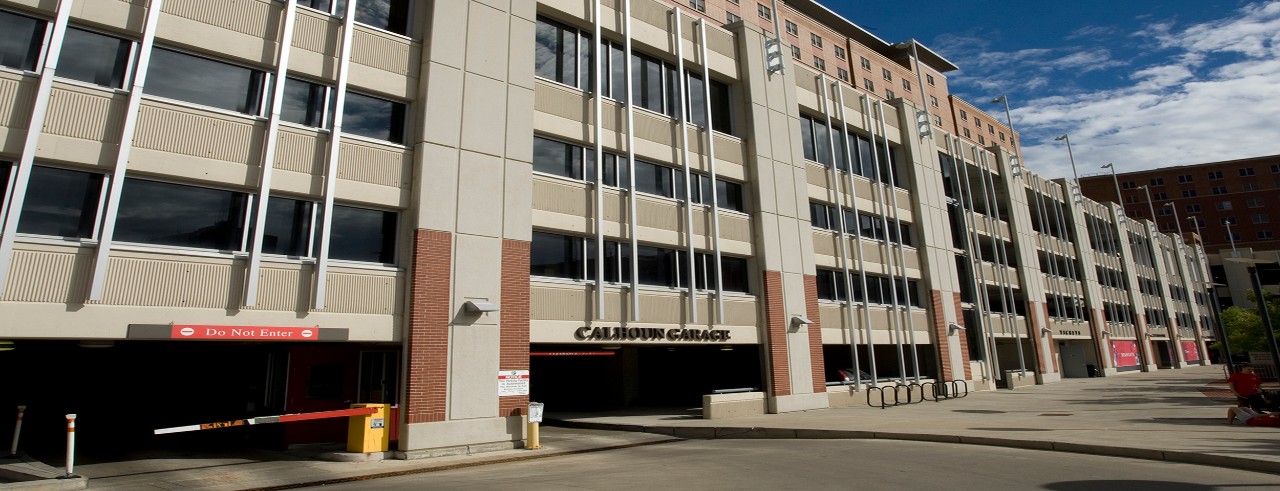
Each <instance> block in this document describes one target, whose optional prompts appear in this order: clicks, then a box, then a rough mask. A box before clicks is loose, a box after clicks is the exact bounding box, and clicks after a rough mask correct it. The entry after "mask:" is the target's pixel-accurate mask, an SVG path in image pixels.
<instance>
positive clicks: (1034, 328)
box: [1023, 300, 1049, 373]
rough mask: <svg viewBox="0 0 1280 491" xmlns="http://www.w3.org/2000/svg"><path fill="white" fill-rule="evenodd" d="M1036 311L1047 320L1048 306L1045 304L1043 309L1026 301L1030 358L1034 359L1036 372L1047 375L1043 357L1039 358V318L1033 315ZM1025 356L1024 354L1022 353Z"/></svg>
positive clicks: (1034, 303)
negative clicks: (1028, 320)
mask: <svg viewBox="0 0 1280 491" xmlns="http://www.w3.org/2000/svg"><path fill="white" fill-rule="evenodd" d="M1036 311H1043V312H1044V318H1045V319H1048V318H1049V306H1048V305H1047V304H1046V305H1045V306H1044V309H1040V308H1038V307H1036V302H1034V301H1031V300H1027V319H1030V320H1031V332H1030V333H1028V334H1027V337H1028V339H1029V340H1030V341H1031V356H1034V357H1035V358H1036V370H1037V371H1038V372H1039V373H1048V367H1047V366H1045V364H1044V357H1043V356H1040V316H1037V315H1035V314H1036ZM1023 355H1024V356H1025V355H1026V353H1023Z"/></svg>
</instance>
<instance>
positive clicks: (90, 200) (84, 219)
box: [0, 166, 102, 238]
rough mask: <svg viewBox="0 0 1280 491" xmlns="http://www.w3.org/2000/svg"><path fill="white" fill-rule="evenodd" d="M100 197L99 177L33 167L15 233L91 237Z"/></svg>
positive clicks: (83, 173)
mask: <svg viewBox="0 0 1280 491" xmlns="http://www.w3.org/2000/svg"><path fill="white" fill-rule="evenodd" d="M0 184H7V183H2V182H0ZM101 193H102V175H101V174H91V173H88V172H79V171H73V170H66V169H55V168H52V167H40V166H36V167H33V168H32V169H31V180H30V181H29V182H28V184H27V195H26V199H25V200H24V202H23V204H22V218H21V219H19V220H18V231H19V232H22V233H25V234H39V235H56V236H58V237H77V238H89V237H92V236H93V225H94V219H96V218H97V212H98V197H99V195H101Z"/></svg>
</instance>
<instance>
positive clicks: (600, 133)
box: [591, 0, 636, 320]
mask: <svg viewBox="0 0 1280 491" xmlns="http://www.w3.org/2000/svg"><path fill="white" fill-rule="evenodd" d="M591 3H592V4H593V5H594V8H593V9H592V10H593V12H594V13H595V15H594V18H593V19H592V21H593V24H594V29H595V31H594V34H595V35H594V36H593V37H592V38H591V43H592V48H591V52H592V53H594V54H593V55H592V56H593V58H595V59H594V60H592V63H591V68H592V70H594V72H595V73H594V75H595V76H594V79H595V80H594V85H595V91H594V92H593V93H592V95H594V96H595V100H594V101H593V102H594V103H595V104H594V105H595V128H593V130H594V132H595V135H594V136H595V152H596V160H595V162H596V164H595V165H596V186H595V189H594V193H595V204H596V209H595V212H596V216H595V227H596V230H595V232H596V284H595V288H596V292H595V293H596V315H595V318H596V320H602V319H604V311H605V308H604V262H605V261H604V141H603V140H604V114H603V112H604V89H603V79H604V72H603V70H601V64H603V63H604V59H605V57H606V56H610V55H611V53H610V52H609V49H610V47H609V43H606V42H604V40H603V39H600V23H601V22H602V21H603V18H602V17H603V14H602V13H601V12H600V10H601V9H602V8H604V7H603V6H601V4H600V0H592V2H591ZM625 63H626V64H627V66H630V64H631V60H630V59H629V58H628V59H627V60H625ZM614 68H615V69H616V67H614ZM628 70H630V69H628ZM630 75H631V72H630V71H628V72H627V81H626V83H627V84H628V85H630V84H631V76H630ZM613 90H618V88H617V87H613ZM628 97H630V93H629V91H628ZM626 104H627V105H630V104H631V101H630V99H629V98H628V100H627V101H626ZM631 164H633V162H628V163H627V165H628V166H630V167H632V168H634V167H635V166H634V165H631ZM628 172H631V171H628ZM631 177H632V178H633V179H634V178H635V173H634V172H631ZM627 182H628V186H629V187H630V188H631V189H628V190H626V192H627V193H631V190H632V189H635V181H634V180H631V181H627ZM618 249H619V250H618V256H619V258H618V260H619V261H621V260H622V258H621V256H622V250H621V249H622V246H618ZM635 253H636V252H635V251H631V255H635ZM619 280H621V278H619Z"/></svg>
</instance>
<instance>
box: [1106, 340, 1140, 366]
mask: <svg viewBox="0 0 1280 491" xmlns="http://www.w3.org/2000/svg"><path fill="white" fill-rule="evenodd" d="M1111 360H1112V361H1114V362H1115V363H1116V368H1120V367H1136V366H1138V342H1137V341H1112V342H1111Z"/></svg>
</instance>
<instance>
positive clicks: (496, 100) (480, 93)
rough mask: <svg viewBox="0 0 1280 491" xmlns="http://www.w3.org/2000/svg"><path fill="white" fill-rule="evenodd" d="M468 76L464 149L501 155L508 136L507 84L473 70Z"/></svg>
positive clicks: (464, 92) (465, 99)
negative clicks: (475, 72)
mask: <svg viewBox="0 0 1280 491" xmlns="http://www.w3.org/2000/svg"><path fill="white" fill-rule="evenodd" d="M465 78H466V88H465V89H464V91H463V107H464V108H465V110H464V111H463V113H462V148H465V149H467V150H471V151H476V152H481V153H486V154H489V155H502V154H503V151H504V150H505V149H506V138H507V135H506V129H507V122H506V118H507V86H506V84H504V83H502V82H500V81H497V80H493V79H490V78H485V77H482V76H479V75H475V74H472V73H467V74H466V75H465ZM517 114H522V112H518V113H517ZM428 121H430V120H428Z"/></svg>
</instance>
